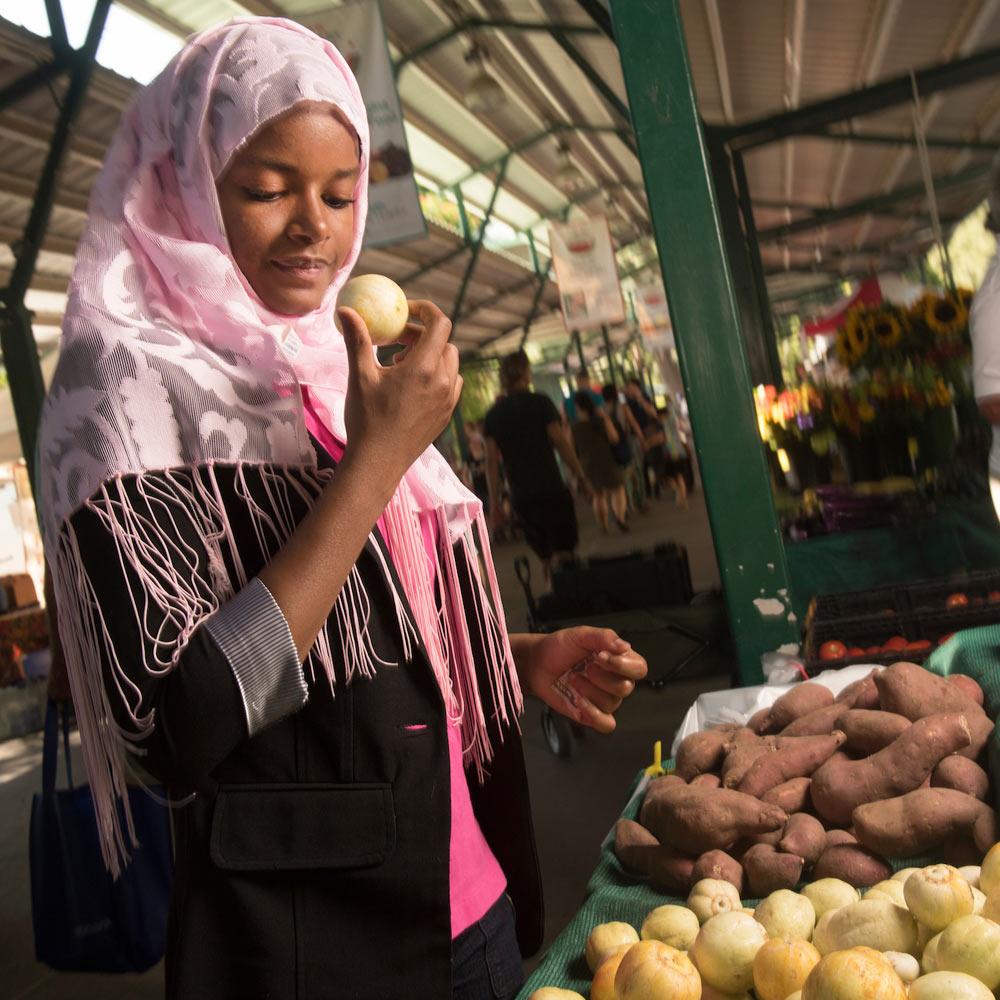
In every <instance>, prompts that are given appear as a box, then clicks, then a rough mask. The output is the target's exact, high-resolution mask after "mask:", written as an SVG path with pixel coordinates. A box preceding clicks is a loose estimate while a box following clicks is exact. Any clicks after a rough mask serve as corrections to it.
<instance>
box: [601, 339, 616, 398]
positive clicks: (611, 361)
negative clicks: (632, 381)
mask: <svg viewBox="0 0 1000 1000" xmlns="http://www.w3.org/2000/svg"><path fill="white" fill-rule="evenodd" d="M601 336H602V337H603V338H604V353H605V354H606V355H607V356H608V373H609V374H610V375H611V384H612V385H618V382H619V378H618V369H617V366H616V365H615V352H614V351H613V350H611V336H610V334H609V333H608V328H607V326H606V325H605V326H602V327H601Z"/></svg>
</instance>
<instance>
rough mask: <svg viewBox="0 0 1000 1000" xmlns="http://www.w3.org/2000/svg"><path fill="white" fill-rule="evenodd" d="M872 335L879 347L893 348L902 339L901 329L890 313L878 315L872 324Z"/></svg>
mask: <svg viewBox="0 0 1000 1000" xmlns="http://www.w3.org/2000/svg"><path fill="white" fill-rule="evenodd" d="M872 333H873V334H874V336H875V342H876V343H877V344H878V345H879V347H884V348H892V347H895V346H896V345H897V344H898V343H899V342H900V340H901V339H902V337H903V327H902V325H901V324H900V322H899V320H898V319H896V317H895V316H893V315H892V313H887V312H884V313H879V315H878V316H876V317H875V322H874V323H873V324H872Z"/></svg>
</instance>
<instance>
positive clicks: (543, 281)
mask: <svg viewBox="0 0 1000 1000" xmlns="http://www.w3.org/2000/svg"><path fill="white" fill-rule="evenodd" d="M551 273H552V261H551V259H550V260H549V263H548V266H547V267H546V268H545V273H544V274H541V275H539V276H538V286H537V287H536V288H535V297H534V298H533V299H532V300H531V308H530V309H529V310H528V315H527V317H526V318H525V320H524V333H523V334H522V336H521V344H520V346H521V347H522V348H523V347H524V345H525V344H526V343H527V342H528V337H529V335H530V334H531V324H532V323H534V322H535V317H536V316H537V315H538V307H539V306H540V305H541V304H542V296H543V295H544V294H545V286H546V285H547V284H548V283H549V275H550V274H551Z"/></svg>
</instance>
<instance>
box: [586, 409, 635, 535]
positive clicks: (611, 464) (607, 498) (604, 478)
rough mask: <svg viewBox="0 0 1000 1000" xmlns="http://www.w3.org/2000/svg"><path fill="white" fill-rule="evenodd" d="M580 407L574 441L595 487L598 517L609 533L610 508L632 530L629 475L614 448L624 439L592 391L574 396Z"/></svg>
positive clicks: (592, 485)
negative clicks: (627, 516) (627, 489)
mask: <svg viewBox="0 0 1000 1000" xmlns="http://www.w3.org/2000/svg"><path fill="white" fill-rule="evenodd" d="M573 402H574V404H575V406H576V423H575V424H573V426H572V431H573V444H574V445H575V447H576V452H577V454H578V455H579V456H580V464H581V465H582V466H583V471H584V472H585V473H586V476H587V479H588V481H589V482H590V485H591V487H592V488H593V491H594V495H593V499H592V503H593V505H594V516H595V517H596V518H597V523H598V524H599V525H600V526H601V531H603V532H604V534H607V533H608V531H609V530H610V528H609V527H608V508H609V506H610V508H611V512H612V513H613V514H614V517H615V524H617V525H618V527H619V528H620V529H621V530H622V531H628V524H627V522H626V521H625V514H626V511H627V508H628V497H627V496H626V495H625V474H624V473H623V472H622V468H621V466H620V465H619V464H618V462H617V461H616V459H615V453H614V447H615V445H617V444H618V443H619V441H620V438H619V434H618V430H617V428H616V427H615V425H614V424H613V423H612V422H611V418H610V417H609V416H608V413H607V410H606V409H605V408H604V407H602V408H601V409H598V408H597V405H596V404H595V403H594V399H593V397H592V395H591V394H590V393H589V392H578V393H576V394H575V395H574V396H573Z"/></svg>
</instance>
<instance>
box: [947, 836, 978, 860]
mask: <svg viewBox="0 0 1000 1000" xmlns="http://www.w3.org/2000/svg"><path fill="white" fill-rule="evenodd" d="M944 860H945V862H946V863H947V864H949V865H951V866H952V867H953V868H962V867H963V866H964V865H978V864H979V863H980V862H981V861H982V860H983V852H982V851H980V850H979V848H978V847H976V845H975V843H974V842H973V840H972V836H971V835H969V836H965V837H952V839H951V840H949V841H948V842H947V843H946V844H945V845H944Z"/></svg>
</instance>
